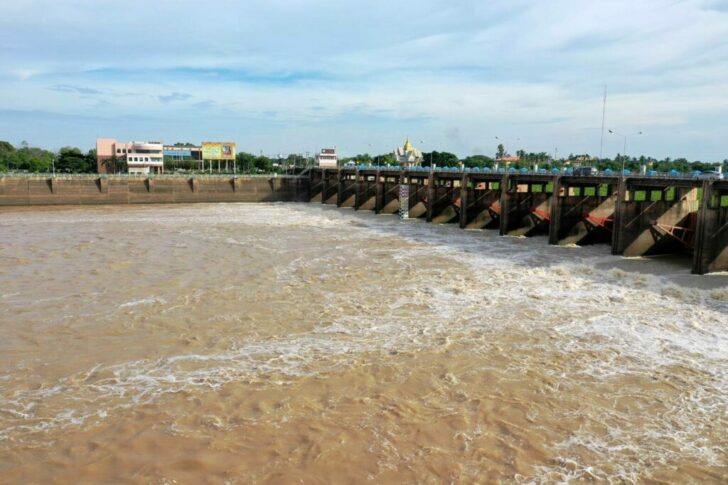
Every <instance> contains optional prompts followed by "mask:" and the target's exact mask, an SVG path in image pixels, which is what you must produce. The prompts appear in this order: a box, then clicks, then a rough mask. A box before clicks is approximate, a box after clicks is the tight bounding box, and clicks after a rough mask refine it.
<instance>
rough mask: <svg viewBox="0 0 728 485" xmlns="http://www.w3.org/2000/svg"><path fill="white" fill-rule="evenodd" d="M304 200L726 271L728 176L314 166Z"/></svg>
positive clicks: (701, 270)
mask: <svg viewBox="0 0 728 485" xmlns="http://www.w3.org/2000/svg"><path fill="white" fill-rule="evenodd" d="M309 176H310V179H311V182H310V184H309V186H308V187H309V192H308V200H309V201H311V202H321V203H324V204H332V205H337V206H338V207H352V208H353V209H355V210H373V211H375V212H376V213H377V214H393V213H396V212H398V211H402V212H403V213H406V214H407V217H408V218H410V219H416V218H423V219H426V220H427V222H432V223H436V224H447V223H456V224H459V226H460V227H461V228H464V229H492V230H498V231H499V233H500V234H501V235H503V236H525V237H530V236H538V235H543V236H546V237H547V240H548V243H549V244H554V245H571V244H578V245H586V244H599V243H604V244H609V245H611V248H612V253H613V254H620V255H624V256H627V257H635V256H653V255H658V254H669V253H688V254H692V256H693V267H692V271H693V273H696V274H704V273H708V272H713V271H728V181H727V180H703V179H699V178H695V177H689V176H683V177H648V176H629V177H619V176H616V175H598V176H575V175H564V174H550V173H544V172H537V173H536V172H510V171H509V172H485V171H473V170H463V169H457V168H447V169H439V170H438V169H435V170H427V169H423V168H413V169H402V168H398V167H351V168H350V167H341V168H331V169H329V168H325V169H321V168H314V169H312V170H311V171H310V172H309Z"/></svg>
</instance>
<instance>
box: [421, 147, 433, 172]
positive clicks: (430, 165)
mask: <svg viewBox="0 0 728 485" xmlns="http://www.w3.org/2000/svg"><path fill="white" fill-rule="evenodd" d="M420 146H425V142H424V140H420ZM430 171H432V151H430Z"/></svg>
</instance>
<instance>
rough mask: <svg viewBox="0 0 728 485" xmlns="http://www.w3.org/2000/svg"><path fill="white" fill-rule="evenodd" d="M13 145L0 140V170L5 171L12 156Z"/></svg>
mask: <svg viewBox="0 0 728 485" xmlns="http://www.w3.org/2000/svg"><path fill="white" fill-rule="evenodd" d="M14 152H15V147H14V146H13V145H11V144H10V143H9V142H7V141H0V172H7V171H8V170H9V168H10V163H11V161H12V158H13V153H14Z"/></svg>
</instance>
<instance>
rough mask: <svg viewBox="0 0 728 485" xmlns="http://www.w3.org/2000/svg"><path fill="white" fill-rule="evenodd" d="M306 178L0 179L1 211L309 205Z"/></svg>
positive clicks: (307, 181)
mask: <svg viewBox="0 0 728 485" xmlns="http://www.w3.org/2000/svg"><path fill="white" fill-rule="evenodd" d="M308 184H309V177H307V176H305V177H300V176H287V175H284V176H270V175H265V176H258V175H252V176H216V175H204V176H197V175H195V176H178V175H156V176H127V175H109V176H104V175H101V176H99V175H88V176H87V175H80V176H79V175H68V176H62V175H61V176H55V177H52V176H34V175H0V207H2V206H31V205H84V204H174V203H194V202H297V201H301V202H303V201H307V200H308V191H309V189H308Z"/></svg>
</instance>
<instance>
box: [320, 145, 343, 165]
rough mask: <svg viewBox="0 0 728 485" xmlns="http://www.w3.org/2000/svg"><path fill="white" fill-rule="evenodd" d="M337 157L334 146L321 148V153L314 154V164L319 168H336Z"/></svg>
mask: <svg viewBox="0 0 728 485" xmlns="http://www.w3.org/2000/svg"><path fill="white" fill-rule="evenodd" d="M338 164H339V159H338V157H337V156H336V148H322V149H321V153H317V154H316V166H317V167H321V168H336V167H337V166H338Z"/></svg>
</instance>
